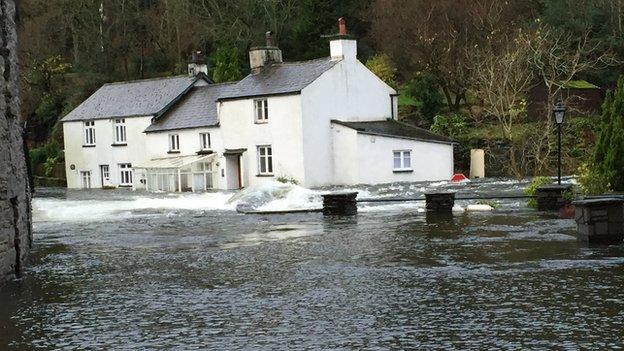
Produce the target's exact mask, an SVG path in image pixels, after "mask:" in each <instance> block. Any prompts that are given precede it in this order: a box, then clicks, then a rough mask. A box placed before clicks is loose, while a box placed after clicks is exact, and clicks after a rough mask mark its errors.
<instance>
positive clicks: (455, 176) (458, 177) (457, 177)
mask: <svg viewBox="0 0 624 351" xmlns="http://www.w3.org/2000/svg"><path fill="white" fill-rule="evenodd" d="M464 180H468V178H466V176H465V175H463V174H461V173H455V174H453V177H451V182H453V183H458V182H461V181H464Z"/></svg>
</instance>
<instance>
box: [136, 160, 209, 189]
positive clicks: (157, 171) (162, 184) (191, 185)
mask: <svg viewBox="0 0 624 351" xmlns="http://www.w3.org/2000/svg"><path fill="white" fill-rule="evenodd" d="M214 174H215V171H214V170H213V165H212V163H210V162H201V163H196V164H193V165H191V166H189V167H185V168H181V169H176V168H148V169H146V172H145V178H146V182H147V184H146V185H147V190H149V191H179V190H182V191H205V190H208V189H212V188H213V187H214V181H213V178H214Z"/></svg>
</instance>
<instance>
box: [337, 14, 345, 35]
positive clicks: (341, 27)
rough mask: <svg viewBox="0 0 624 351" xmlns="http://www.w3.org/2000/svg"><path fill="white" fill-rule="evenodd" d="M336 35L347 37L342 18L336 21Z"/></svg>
mask: <svg viewBox="0 0 624 351" xmlns="http://www.w3.org/2000/svg"><path fill="white" fill-rule="evenodd" d="M338 34H339V35H347V24H346V23H345V19H344V17H340V18H339V19H338Z"/></svg>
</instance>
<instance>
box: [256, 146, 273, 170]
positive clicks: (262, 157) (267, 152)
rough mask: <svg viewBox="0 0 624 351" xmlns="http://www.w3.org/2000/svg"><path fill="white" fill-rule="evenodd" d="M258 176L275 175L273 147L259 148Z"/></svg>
mask: <svg viewBox="0 0 624 351" xmlns="http://www.w3.org/2000/svg"><path fill="white" fill-rule="evenodd" d="M258 174H262V175H272V174H273V150H272V149H271V145H265V146H258Z"/></svg>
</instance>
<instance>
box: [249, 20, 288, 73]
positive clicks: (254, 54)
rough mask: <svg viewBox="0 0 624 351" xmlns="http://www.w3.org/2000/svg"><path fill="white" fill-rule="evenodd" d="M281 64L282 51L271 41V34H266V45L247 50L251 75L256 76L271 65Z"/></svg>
mask: <svg viewBox="0 0 624 351" xmlns="http://www.w3.org/2000/svg"><path fill="white" fill-rule="evenodd" d="M281 62H282V50H280V49H279V48H278V47H277V46H276V45H275V41H274V39H273V32H271V31H269V32H266V45H265V46H257V47H253V48H251V50H249V66H250V67H251V73H253V74H256V73H259V72H260V71H262V68H263V67H265V66H268V65H270V64H272V63H281Z"/></svg>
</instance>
